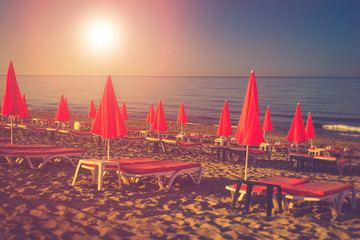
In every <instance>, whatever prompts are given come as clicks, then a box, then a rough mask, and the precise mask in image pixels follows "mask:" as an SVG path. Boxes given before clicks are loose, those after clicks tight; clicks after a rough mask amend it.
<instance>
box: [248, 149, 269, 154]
mask: <svg viewBox="0 0 360 240" xmlns="http://www.w3.org/2000/svg"><path fill="white" fill-rule="evenodd" d="M269 153H270V152H269V151H262V150H257V149H249V154H251V155H263V154H269Z"/></svg>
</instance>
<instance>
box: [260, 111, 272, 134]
mask: <svg viewBox="0 0 360 240" xmlns="http://www.w3.org/2000/svg"><path fill="white" fill-rule="evenodd" d="M262 130H263V131H264V138H265V132H269V131H272V130H273V126H272V123H271V117H270V107H269V106H268V107H267V109H266V112H265V117H264V123H263V127H262Z"/></svg>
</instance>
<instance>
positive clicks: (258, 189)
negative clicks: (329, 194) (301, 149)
mask: <svg viewBox="0 0 360 240" xmlns="http://www.w3.org/2000/svg"><path fill="white" fill-rule="evenodd" d="M256 182H261V183H268V184H276V185H280V186H281V187H285V186H286V187H291V186H296V185H299V184H304V183H308V182H310V180H309V179H304V178H289V177H277V176H275V177H269V178H265V179H260V180H257V181H256ZM236 186H237V184H234V188H236ZM240 189H241V190H242V191H246V184H242V185H241V188H240ZM252 191H253V192H255V193H264V194H265V193H266V186H254V187H253V190H252ZM274 192H275V193H276V192H277V188H275V189H274Z"/></svg>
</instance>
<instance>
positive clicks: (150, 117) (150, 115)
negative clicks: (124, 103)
mask: <svg viewBox="0 0 360 240" xmlns="http://www.w3.org/2000/svg"><path fill="white" fill-rule="evenodd" d="M154 117H155V113H154V107H153V105H152V104H150V108H149V113H148V115H147V118H146V122H148V123H153V122H154Z"/></svg>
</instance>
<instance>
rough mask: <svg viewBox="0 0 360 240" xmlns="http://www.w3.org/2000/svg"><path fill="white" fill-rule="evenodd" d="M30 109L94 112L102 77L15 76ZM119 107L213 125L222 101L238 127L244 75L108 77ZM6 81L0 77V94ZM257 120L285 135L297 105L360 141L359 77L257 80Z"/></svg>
mask: <svg viewBox="0 0 360 240" xmlns="http://www.w3.org/2000/svg"><path fill="white" fill-rule="evenodd" d="M16 78H17V82H18V85H19V88H20V91H21V93H22V94H23V93H25V96H26V101H27V105H28V108H29V110H44V111H49V112H53V113H54V117H55V114H56V110H57V107H58V105H59V101H60V96H61V94H63V95H64V97H66V99H67V103H68V106H69V110H70V113H78V114H87V113H88V110H89V106H90V102H91V100H93V101H94V104H95V108H96V109H97V108H98V105H99V103H100V99H101V96H102V93H103V89H104V86H105V82H106V79H107V76H106V75H104V76H69V75H61V76H57V75H56V76H55V75H17V76H16ZM111 78H112V81H113V86H114V89H115V94H116V97H117V101H118V104H119V107H120V108H121V106H122V104H123V102H125V103H126V109H127V113H128V116H129V118H142V119H144V118H146V117H147V114H148V111H149V107H150V104H151V103H152V104H153V105H154V110H155V111H156V107H157V104H158V101H159V99H161V100H162V103H163V107H164V111H165V116H166V119H167V120H169V121H176V119H177V115H178V112H179V109H180V104H181V102H183V103H184V106H185V112H186V115H187V118H188V121H189V123H188V124H194V123H204V124H211V125H217V124H218V123H219V120H220V115H221V110H222V107H223V106H224V102H225V101H226V100H227V101H228V105H229V111H230V118H231V122H232V125H233V126H234V128H235V127H236V126H237V124H238V121H239V118H240V114H241V110H242V107H243V103H244V99H245V94H246V90H247V84H248V81H249V76H223V77H211V76H200V77H199V76H196V77H194V76H184V77H177V76H161V77H156V76H111ZM5 81H6V76H5V75H0V92H4V88H5ZM256 82H257V90H258V98H259V117H260V122H261V123H262V122H263V119H264V115H265V111H266V108H267V107H268V106H269V107H270V115H271V120H272V124H273V128H274V131H282V132H287V131H288V130H289V128H290V126H291V123H292V120H293V117H294V114H295V110H296V106H297V103H300V106H301V111H302V117H303V120H304V124H306V121H307V115H308V112H310V113H311V117H312V120H313V124H314V127H315V133H316V134H317V135H327V136H334V137H344V138H352V139H357V140H360V77H291V76H289V77H273V76H272V77H266V76H256Z"/></svg>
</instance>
